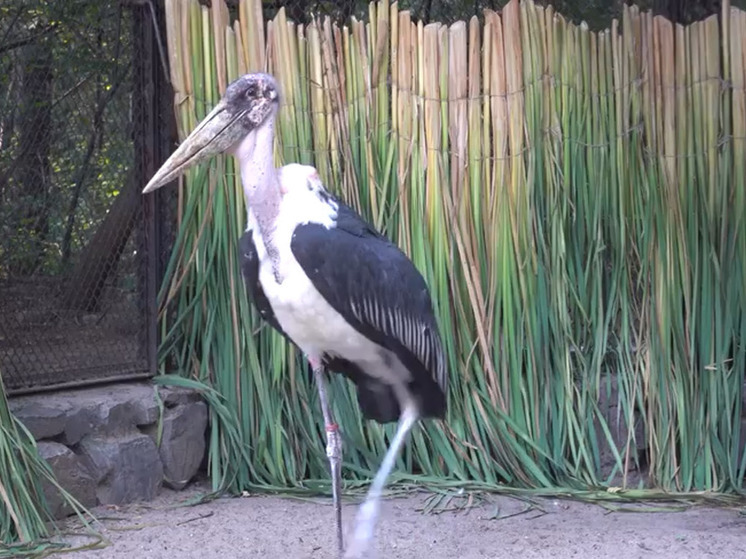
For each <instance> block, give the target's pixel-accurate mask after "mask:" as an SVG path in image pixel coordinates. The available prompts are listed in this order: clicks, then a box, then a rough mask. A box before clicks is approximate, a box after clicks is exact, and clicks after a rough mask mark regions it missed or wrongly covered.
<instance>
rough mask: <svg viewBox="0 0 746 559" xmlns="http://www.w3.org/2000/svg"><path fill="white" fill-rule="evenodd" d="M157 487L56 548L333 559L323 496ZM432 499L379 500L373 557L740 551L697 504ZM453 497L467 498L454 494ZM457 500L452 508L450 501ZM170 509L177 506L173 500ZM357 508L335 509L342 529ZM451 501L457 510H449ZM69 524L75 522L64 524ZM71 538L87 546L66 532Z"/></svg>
mask: <svg viewBox="0 0 746 559" xmlns="http://www.w3.org/2000/svg"><path fill="white" fill-rule="evenodd" d="M205 490H206V486H201V485H196V486H193V487H190V488H187V489H185V490H183V491H181V492H178V493H177V492H173V491H169V490H165V489H164V490H162V492H161V495H160V496H159V498H158V499H157V500H156V501H153V502H151V503H148V504H134V505H127V506H124V507H121V508H116V507H106V508H104V507H99V508H97V509H94V511H93V512H94V514H96V515H97V516H98V517H99V518H100V520H101V525H100V526H97V528H98V529H99V530H101V533H102V534H103V535H104V537H105V538H107V539H108V545H107V546H106V547H105V548H103V549H94V550H88V551H76V552H73V553H69V552H68V553H65V554H64V555H63V554H55V555H52V557H75V558H77V559H109V558H112V559H114V558H125V557H126V558H148V559H150V558H153V559H165V558H169V559H170V558H199V559H207V558H213V557H215V558H217V557H220V558H230V557H236V558H239V557H241V558H253V557H256V558H259V557H267V558H272V559H275V558H298V559H306V558H307V559H327V558H329V559H332V558H334V557H335V553H334V546H335V540H334V525H333V515H332V508H331V503H330V500H329V499H324V498H319V499H304V500H301V499H295V498H288V497H272V496H246V497H236V498H222V499H219V500H215V501H211V502H208V503H205V504H200V505H196V506H178V505H179V504H180V503H182V502H183V501H184V500H185V499H187V498H189V497H193V496H195V495H197V494H199V493H200V492H204V491H205ZM431 497H432V494H428V493H417V494H414V495H408V496H406V497H395V498H394V497H391V498H388V499H387V500H386V501H384V503H383V506H382V516H381V519H380V522H379V524H378V530H377V534H376V539H375V540H374V543H375V553H374V554H373V556H375V557H376V558H377V559H399V558H401V559H403V558H407V559H420V558H422V559H446V558H448V559H457V558H458V559H477V558H503V557H505V558H508V557H509V558H524V557H525V558H544V557H546V558H552V559H564V558H567V557H588V558H605V557H614V558H624V559H633V558H638V557H640V558H642V557H644V558H646V559H647V558H651V557H655V558H658V557H660V558H674V557H676V558H695V557H721V558H729V557H734V558H735V557H746V515H744V513H743V510H738V509H726V508H709V507H704V506H697V507H692V508H689V509H687V510H685V511H683V512H609V511H608V510H607V509H604V508H602V507H600V506H598V505H592V504H583V503H578V502H573V501H566V500H555V499H535V500H533V503H530V502H527V501H525V500H521V499H516V498H511V497H505V496H494V495H490V496H488V497H487V500H484V499H482V500H480V501H479V502H478V503H477V504H475V505H473V506H470V507H467V508H463V507H460V508H459V510H445V511H441V512H438V513H433V512H432V511H428V512H424V511H423V507H425V506H426V505H427V504H428V503H430V504H432V501H429V498H431ZM459 502H460V503H461V504H463V503H464V502H466V499H465V498H464V499H461V500H459ZM454 503H455V501H451V502H450V504H449V507H450V505H453V504H454ZM174 505H177V506H174ZM355 507H356V505H355V503H350V504H348V505H346V506H345V507H344V513H343V514H344V515H345V526H346V529H349V526H350V525H351V524H352V521H353V520H354V513H355V510H356V509H355ZM450 508H454V507H450ZM69 524H70V526H69V528H70V529H75V522H73V521H70V522H69ZM67 541H69V542H70V543H76V544H83V543H90V541H89V542H86V541H85V540H81V539H78V538H77V537H68V539H67Z"/></svg>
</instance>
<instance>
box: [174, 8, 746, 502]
mask: <svg viewBox="0 0 746 559" xmlns="http://www.w3.org/2000/svg"><path fill="white" fill-rule="evenodd" d="M166 12H167V27H168V36H167V42H168V55H169V59H170V72H171V81H172V85H173V87H174V92H175V106H176V118H177V123H178V128H179V133H180V137H182V138H183V137H185V136H186V134H187V133H188V132H189V131H190V130H191V129H192V128H194V126H195V125H196V124H197V122H199V120H200V119H201V118H202V117H204V116H205V115H206V114H207V112H208V111H209V110H210V109H211V107H213V106H214V105H215V104H216V103H217V102H218V100H219V98H220V95H221V93H222V92H223V91H224V90H225V87H226V85H227V84H228V83H230V81H231V80H233V79H234V78H236V77H238V76H239V75H241V74H243V73H245V72H248V71H258V70H261V71H268V72H270V73H272V74H274V75H275V76H276V77H277V78H278V79H279V81H280V83H281V86H282V93H283V96H282V105H281V108H280V111H279V116H278V126H277V131H278V138H277V147H276V155H277V158H276V159H277V165H278V166H279V165H282V164H285V163H289V162H302V163H309V164H313V165H315V166H316V167H317V168H318V170H319V172H320V174H321V177H322V178H323V180H324V181H325V183H326V184H327V186H328V187H329V189H330V190H331V191H333V192H334V193H336V194H338V195H339V196H341V197H342V198H344V199H345V200H346V201H348V203H350V204H352V205H353V206H354V207H356V208H357V209H358V210H359V211H360V212H361V213H362V214H363V215H364V216H366V217H367V218H368V219H370V220H371V221H372V222H373V223H374V224H375V225H376V226H377V227H379V228H380V229H381V230H382V231H383V232H385V233H386V234H387V235H389V236H390V237H391V238H392V239H393V240H394V241H395V242H397V243H398V244H399V245H400V246H401V247H402V248H403V249H404V250H405V251H406V252H407V253H408V254H409V255H410V257H411V258H412V259H413V261H414V263H415V264H416V265H417V267H418V268H419V269H420V270H421V271H422V272H423V274H424V275H425V277H426V279H427V281H428V283H429V285H430V288H431V290H432V293H433V296H434V298H435V301H436V312H437V316H438V319H439V321H440V323H441V326H442V329H443V334H444V338H445V348H446V352H447V354H448V359H449V365H450V374H451V387H452V388H451V392H450V394H449V412H448V417H447V420H446V421H444V422H432V423H428V424H423V425H422V427H420V428H418V429H416V430H415V432H414V434H413V436H412V440H411V444H409V445H408V446H407V449H406V451H405V452H404V453H403V455H402V457H401V458H400V463H399V466H398V468H397V470H396V473H395V474H394V479H395V480H397V481H399V482H400V485H399V487H404V488H406V487H407V486H408V485H409V484H411V483H418V484H423V485H429V486H432V487H440V488H449V487H451V488H452V487H456V486H459V487H465V486H468V487H472V488H483V489H497V488H503V489H505V488H523V489H526V488H528V489H536V490H541V491H546V490H554V491H560V490H561V491H563V492H564V491H571V492H576V493H579V492H586V491H594V490H598V489H600V490H601V491H600V492H598V494H599V495H605V496H607V497H608V498H616V497H617V496H625V497H635V496H646V497H650V496H651V495H653V494H654V493H656V492H661V491H662V492H665V493H666V494H667V495H668V496H670V495H671V494H672V493H688V494H690V493H691V492H695V491H718V492H721V491H722V492H741V491H742V489H743V487H744V472H745V471H746V454H744V451H743V441H744V438H745V437H746V434H744V432H743V429H742V423H743V416H742V414H743V410H742V407H743V403H742V398H743V393H744V391H743V385H744V374H745V373H746V312H745V311H746V269H745V267H744V262H745V261H746V258H744V256H745V255H746V223H745V221H744V217H745V213H746V209H745V208H746V199H745V195H744V193H745V189H744V184H745V176H746V167H745V166H746V84H745V82H746V12H744V11H741V10H738V9H736V8H731V7H730V4H729V2H728V1H727V0H724V1H723V2H722V12H721V14H720V15H719V16H712V17H710V18H708V19H706V20H703V21H699V22H696V23H693V24H691V25H689V26H682V25H675V24H672V23H671V22H670V21H668V20H666V19H664V18H662V17H658V16H653V15H652V14H651V13H650V12H641V11H640V10H639V9H637V8H636V7H635V6H627V7H625V9H624V12H623V16H622V18H621V20H614V21H613V23H612V25H611V27H610V28H609V29H606V30H604V31H600V32H594V31H590V30H589V29H588V28H587V26H586V25H583V24H581V25H575V24H573V23H571V22H568V21H566V20H565V19H564V18H563V17H562V15H561V14H558V13H555V12H554V11H553V9H552V8H551V7H546V8H545V7H541V6H538V5H536V4H535V3H534V2H532V1H530V0H522V1H520V2H519V1H518V0H512V1H511V2H509V3H508V4H507V5H506V6H505V7H504V9H503V10H502V11H501V12H500V13H496V12H492V11H486V12H485V13H484V17H483V18H472V19H471V20H469V21H468V22H465V21H459V22H456V23H453V24H452V25H441V24H438V23H431V24H428V25H423V24H422V23H419V22H415V21H412V19H411V17H410V14H409V13H408V12H407V11H404V10H400V9H399V6H398V4H397V3H396V2H394V3H388V2H385V1H383V2H372V3H371V4H370V6H369V17H368V18H367V20H366V21H356V20H353V21H351V22H347V23H346V24H345V25H342V24H340V23H338V22H334V21H331V20H329V19H319V20H317V21H315V22H313V23H312V24H310V25H308V26H302V25H296V24H294V23H293V22H291V21H288V19H287V18H286V15H285V13H284V11H283V10H282V9H281V10H280V11H279V12H278V13H277V15H276V17H274V18H273V19H272V20H270V21H264V20H263V19H262V11H261V3H260V2H259V1H258V0H242V1H241V2H240V3H239V6H238V16H237V18H233V19H232V18H231V17H230V15H229V10H228V8H227V7H226V5H225V4H224V3H223V2H222V1H219V0H217V1H213V2H212V5H211V7H209V8H208V7H205V6H202V5H200V4H199V3H198V2H197V0H189V1H178V0H167V1H166ZM178 204H179V220H180V222H179V234H178V238H177V241H176V244H175V247H174V251H173V257H172V260H171V262H170V264H169V268H168V272H167V274H166V280H165V282H164V284H163V287H162V290H161V293H160V308H161V318H160V328H161V334H162V340H163V343H162V347H161V359H162V363H163V371H164V372H167V373H168V372H173V371H177V372H178V375H167V376H164V377H163V378H162V379H161V381H162V382H181V383H187V384H192V385H195V386H207V387H209V389H206V392H205V393H206V395H207V397H208V398H209V400H210V402H211V404H212V406H211V410H212V411H211V419H212V421H211V446H210V472H211V474H212V476H213V480H214V483H215V484H216V486H217V485H220V484H223V483H227V484H228V485H230V487H232V488H233V489H235V490H243V489H251V488H270V489H282V490H283V491H307V490H313V491H328V489H329V486H328V473H327V462H326V457H325V454H324V444H323V440H324V439H323V437H324V432H323V421H322V418H321V414H320V413H319V407H318V401H317V397H316V391H315V389H314V387H313V385H312V382H311V376H310V374H308V371H307V368H306V366H305V365H304V362H303V361H302V359H301V358H300V356H299V355H297V352H295V350H293V349H292V348H290V347H289V346H287V345H286V344H285V342H284V341H283V340H282V339H281V337H280V336H279V335H277V334H276V333H274V332H272V331H271V329H270V328H269V327H268V326H265V325H263V324H262V323H261V321H260V320H259V319H258V316H257V315H256V314H255V313H254V311H253V310H252V308H251V306H250V303H249V301H248V299H247V295H246V293H245V290H244V287H243V283H242V279H241V276H240V270H239V263H238V261H237V255H238V252H237V250H238V248H237V242H238V239H239V236H240V234H241V232H242V231H243V229H244V227H245V208H244V201H243V192H242V189H241V184H240V176H239V175H238V174H237V173H236V172H235V168H234V162H233V161H232V160H231V159H230V158H227V157H221V158H217V159H215V160H214V161H212V162H210V163H209V164H205V165H203V166H201V167H199V168H198V169H196V170H194V171H192V172H190V174H189V175H187V176H186V177H185V179H184V180H183V181H182V183H181V184H180V186H179V190H178ZM167 362H168V363H170V365H169V366H168V367H167V366H166V363H167ZM331 388H332V390H331V396H332V400H333V407H334V411H335V413H336V414H337V417H338V419H339V423H340V425H341V427H342V432H343V438H344V444H345V454H344V465H343V472H344V476H345V486H346V488H347V489H348V490H354V489H355V488H356V487H359V486H360V485H361V484H364V483H365V482H366V480H367V479H369V476H370V475H371V472H372V471H374V470H375V469H376V468H377V466H378V461H379V460H380V457H381V456H382V454H383V452H384V449H385V444H386V442H387V440H388V439H389V437H390V436H391V435H392V433H393V426H386V427H381V426H379V425H376V424H364V423H363V422H362V421H361V416H360V412H359V410H358V408H357V404H356V401H355V396H354V393H353V391H352V389H351V387H350V386H349V385H348V384H347V382H346V381H344V380H341V379H338V380H335V381H334V382H333V386H332V387H331ZM610 488H622V490H621V491H616V490H615V491H608V490H607V489H610ZM640 489H645V490H643V491H640Z"/></svg>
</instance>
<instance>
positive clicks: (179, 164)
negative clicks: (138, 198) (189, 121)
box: [142, 101, 247, 194]
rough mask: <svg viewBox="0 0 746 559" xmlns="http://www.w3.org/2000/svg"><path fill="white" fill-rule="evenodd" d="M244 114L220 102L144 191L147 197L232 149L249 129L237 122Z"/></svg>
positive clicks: (159, 170)
mask: <svg viewBox="0 0 746 559" xmlns="http://www.w3.org/2000/svg"><path fill="white" fill-rule="evenodd" d="M241 116H243V114H242V113H240V112H239V113H238V114H236V111H230V110H228V107H227V105H226V103H225V102H224V101H220V102H219V103H218V104H217V105H216V106H215V108H214V109H212V111H210V113H209V114H208V115H207V116H206V117H205V118H204V119H203V120H202V122H200V123H199V124H198V125H197V127H196V128H195V129H194V130H193V131H192V133H191V134H189V136H187V138H186V139H185V140H184V141H183V142H182V143H181V145H180V146H179V147H178V148H177V149H176V151H174V152H173V153H172V154H171V156H170V157H169V158H168V159H167V160H166V162H165V163H164V164H163V165H161V168H160V169H158V171H157V172H156V173H155V174H154V175H153V177H152V178H151V179H150V181H149V182H148V184H147V185H146V186H145V188H144V189H143V191H142V192H143V194H145V193H147V192H152V191H153V190H156V189H157V188H160V187H161V186H163V185H164V184H167V183H169V182H171V181H172V180H174V179H175V178H176V177H178V176H179V175H180V174H181V173H183V172H184V171H186V170H187V169H188V168H189V167H192V166H193V165H196V164H197V163H199V162H200V161H204V160H205V159H208V158H209V157H211V156H213V155H217V154H218V153H223V152H225V151H226V150H228V149H229V148H231V147H232V146H233V145H234V144H235V143H236V142H237V141H238V140H239V139H241V137H243V136H245V135H246V133H247V130H246V128H245V127H242V126H241V124H240V123H238V122H237V121H238V120H239V118H240V117H241Z"/></svg>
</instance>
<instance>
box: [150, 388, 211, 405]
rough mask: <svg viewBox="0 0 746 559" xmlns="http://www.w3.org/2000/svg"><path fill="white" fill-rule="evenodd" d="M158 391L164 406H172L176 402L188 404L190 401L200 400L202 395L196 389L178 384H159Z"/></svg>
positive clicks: (176, 403)
mask: <svg viewBox="0 0 746 559" xmlns="http://www.w3.org/2000/svg"><path fill="white" fill-rule="evenodd" d="M158 393H159V394H160V396H161V400H163V403H164V404H165V405H166V407H169V408H170V407H173V406H175V405H178V404H189V403H191V402H201V401H202V395H201V394H200V393H199V392H197V391H196V390H190V389H189V388H181V387H180V386H160V387H159V388H158Z"/></svg>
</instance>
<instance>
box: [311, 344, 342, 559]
mask: <svg viewBox="0 0 746 559" xmlns="http://www.w3.org/2000/svg"><path fill="white" fill-rule="evenodd" d="M310 361H311V367H312V368H313V374H314V376H315V377H316V386H317V387H318V390H319V400H321V413H322V414H323V415H324V427H325V429H326V455H327V457H328V458H329V467H330V469H331V476H332V499H333V501H334V515H335V518H336V524H337V526H336V527H337V550H338V552H339V555H340V556H341V555H342V553H343V552H344V539H343V538H342V501H341V496H340V493H341V492H342V440H341V439H340V436H339V428H338V427H337V424H336V423H334V418H333V417H332V410H331V408H330V407H329V399H328V398H327V395H326V379H324V366H323V365H322V364H321V360H317V359H310Z"/></svg>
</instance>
